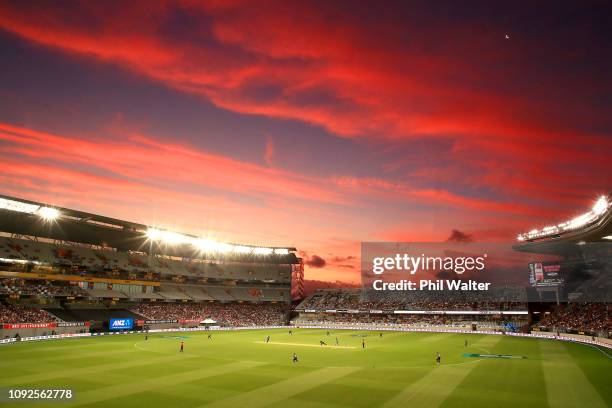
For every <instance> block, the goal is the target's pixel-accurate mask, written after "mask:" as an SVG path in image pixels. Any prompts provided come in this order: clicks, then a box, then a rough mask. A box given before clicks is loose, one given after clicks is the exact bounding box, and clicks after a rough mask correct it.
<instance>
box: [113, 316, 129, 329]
mask: <svg viewBox="0 0 612 408" xmlns="http://www.w3.org/2000/svg"><path fill="white" fill-rule="evenodd" d="M108 328H109V329H110V330H131V329H133V328H134V319H129V318H119V319H110V322H109V324H108Z"/></svg>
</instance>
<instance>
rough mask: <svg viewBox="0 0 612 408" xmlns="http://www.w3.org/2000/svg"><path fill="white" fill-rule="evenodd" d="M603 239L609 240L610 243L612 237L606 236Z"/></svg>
mask: <svg viewBox="0 0 612 408" xmlns="http://www.w3.org/2000/svg"><path fill="white" fill-rule="evenodd" d="M603 239H609V240H610V241H612V235H606V236H605V237H603Z"/></svg>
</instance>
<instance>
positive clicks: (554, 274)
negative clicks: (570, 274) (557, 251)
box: [529, 262, 564, 287]
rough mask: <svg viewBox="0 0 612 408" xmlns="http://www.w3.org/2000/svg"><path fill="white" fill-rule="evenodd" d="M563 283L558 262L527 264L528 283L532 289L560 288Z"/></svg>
mask: <svg viewBox="0 0 612 408" xmlns="http://www.w3.org/2000/svg"><path fill="white" fill-rule="evenodd" d="M563 282H564V279H563V275H562V273H561V264H560V263H558V262H532V263H530V264H529V283H530V284H531V286H533V287H551V286H560V285H562V284H563Z"/></svg>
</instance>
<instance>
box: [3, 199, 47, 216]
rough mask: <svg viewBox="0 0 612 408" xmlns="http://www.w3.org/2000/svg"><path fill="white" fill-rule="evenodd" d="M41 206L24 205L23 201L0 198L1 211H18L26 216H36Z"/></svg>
mask: <svg viewBox="0 0 612 408" xmlns="http://www.w3.org/2000/svg"><path fill="white" fill-rule="evenodd" d="M39 208H40V206H38V205H35V204H28V203H23V202H21V201H15V200H8V199H6V198H0V209H3V210H10V211H16V212H21V213H26V214H36V213H37V212H38V209H39Z"/></svg>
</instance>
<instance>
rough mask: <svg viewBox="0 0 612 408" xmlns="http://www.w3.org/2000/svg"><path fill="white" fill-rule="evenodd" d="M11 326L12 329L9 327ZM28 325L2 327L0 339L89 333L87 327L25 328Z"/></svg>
mask: <svg viewBox="0 0 612 408" xmlns="http://www.w3.org/2000/svg"><path fill="white" fill-rule="evenodd" d="M10 326H13V327H10ZM27 326H28V325H25V324H22V325H6V324H5V325H3V326H2V328H1V329H0V339H4V338H7V337H9V338H10V337H15V336H16V335H17V334H19V336H20V337H37V336H48V335H51V333H52V332H55V333H56V334H75V333H89V326H88V325H87V326H85V325H79V326H65V327H57V326H56V327H51V326H48V327H27ZM9 327H10V328H9Z"/></svg>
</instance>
